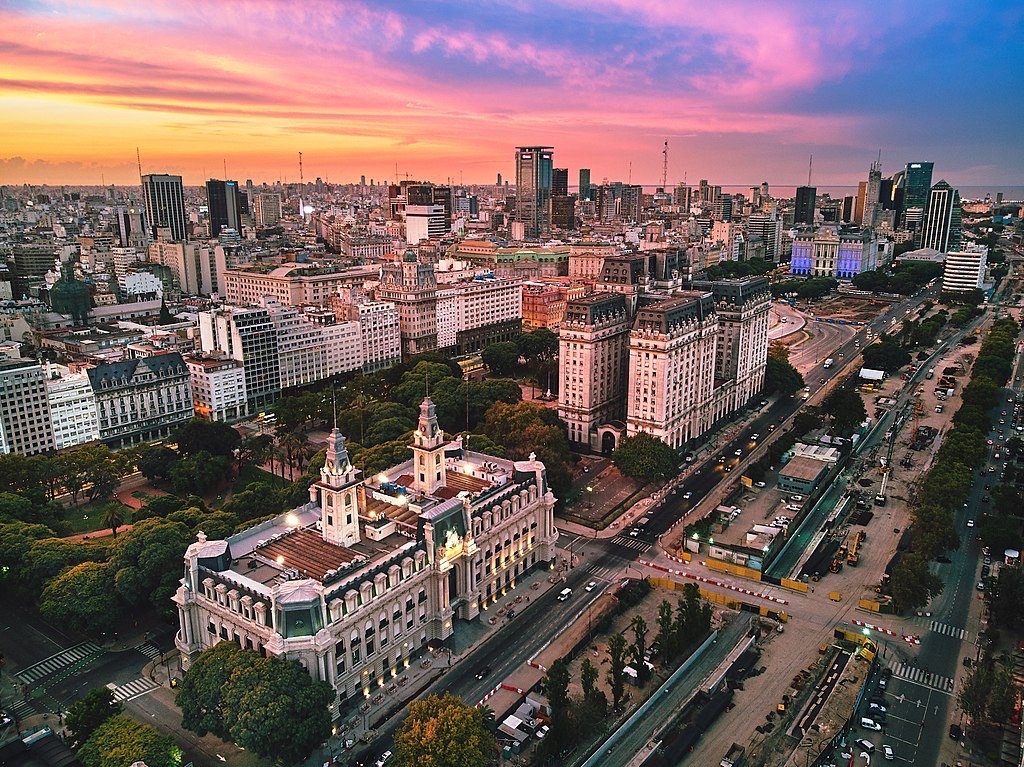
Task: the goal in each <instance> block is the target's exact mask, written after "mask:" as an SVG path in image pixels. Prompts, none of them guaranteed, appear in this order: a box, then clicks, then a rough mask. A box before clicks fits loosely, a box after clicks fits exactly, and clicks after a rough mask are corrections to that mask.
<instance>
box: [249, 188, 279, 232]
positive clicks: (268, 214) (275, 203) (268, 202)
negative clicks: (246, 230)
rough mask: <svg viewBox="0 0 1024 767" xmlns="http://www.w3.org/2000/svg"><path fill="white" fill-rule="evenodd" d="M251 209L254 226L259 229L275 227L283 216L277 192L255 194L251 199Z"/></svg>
mask: <svg viewBox="0 0 1024 767" xmlns="http://www.w3.org/2000/svg"><path fill="white" fill-rule="evenodd" d="M252 207H253V217H254V218H255V219H256V226H258V227H259V228H261V229H269V228H270V227H272V226H277V224H278V222H280V220H281V217H282V215H283V210H282V208H281V195H279V194H278V193H277V192H257V193H256V194H255V195H254V197H253V201H252Z"/></svg>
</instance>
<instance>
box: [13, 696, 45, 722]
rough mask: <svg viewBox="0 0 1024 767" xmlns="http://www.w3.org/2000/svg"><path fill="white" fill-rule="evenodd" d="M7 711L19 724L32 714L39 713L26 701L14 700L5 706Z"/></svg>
mask: <svg viewBox="0 0 1024 767" xmlns="http://www.w3.org/2000/svg"><path fill="white" fill-rule="evenodd" d="M7 711H8V712H9V713H11V714H13V715H14V718H15V719H17V720H18V721H19V722H21V721H24V720H25V719H27V718H28V717H30V716H32V715H33V714H37V713H39V712H38V711H36V707H35V706H33V705H32V703H31V702H30V701H27V700H16V701H14V702H13V703H8V704H7Z"/></svg>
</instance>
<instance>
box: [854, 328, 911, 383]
mask: <svg viewBox="0 0 1024 767" xmlns="http://www.w3.org/2000/svg"><path fill="white" fill-rule="evenodd" d="M862 356H863V357H864V365H865V367H869V368H871V369H873V370H884V371H885V372H886V373H890V374H892V373H895V372H896V371H897V370H899V369H900V368H901V367H903V366H904V365H906V364H908V363H909V362H910V354H909V353H908V352H907V350H906V349H903V348H902V347H900V346H899V345H897V344H894V343H892V341H891V340H890V339H889V338H888V337H887V336H883V337H882V340H881V341H880V342H879V343H875V344H871V346H866V347H864V351H863V352H862Z"/></svg>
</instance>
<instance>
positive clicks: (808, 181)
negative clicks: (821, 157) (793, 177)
mask: <svg viewBox="0 0 1024 767" xmlns="http://www.w3.org/2000/svg"><path fill="white" fill-rule="evenodd" d="M813 168H814V155H813V154H812V155H811V159H810V160H809V161H808V162H807V186H810V185H811V170H812V169H813Z"/></svg>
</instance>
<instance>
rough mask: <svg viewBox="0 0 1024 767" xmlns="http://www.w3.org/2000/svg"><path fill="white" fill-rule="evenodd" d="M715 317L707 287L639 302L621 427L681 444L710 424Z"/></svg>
mask: <svg viewBox="0 0 1024 767" xmlns="http://www.w3.org/2000/svg"><path fill="white" fill-rule="evenodd" d="M717 342H718V317H717V316H716V314H715V302H714V299H713V297H712V295H711V294H710V293H705V292H691V291H687V292H684V293H680V294H677V295H673V296H671V297H669V298H666V299H664V300H661V301H656V302H653V303H650V304H648V305H646V306H643V307H641V308H640V309H639V310H638V311H637V313H636V319H635V320H634V322H633V328H632V330H631V331H630V334H629V379H628V383H627V385H626V398H627V401H626V428H627V433H628V434H629V435H631V436H632V435H634V434H639V433H646V434H650V435H652V436H654V437H657V438H658V439H660V440H661V441H662V442H665V443H666V444H668V445H669V446H671V447H673V448H681V447H683V445H685V444H686V443H687V442H689V441H690V440H691V439H694V438H696V437H699V436H701V435H702V434H704V433H705V432H707V430H708V429H709V428H710V427H711V423H712V409H711V401H712V396H713V392H714V390H715V346H716V344H717Z"/></svg>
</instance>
